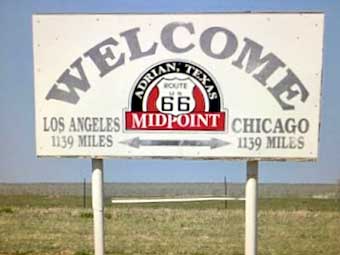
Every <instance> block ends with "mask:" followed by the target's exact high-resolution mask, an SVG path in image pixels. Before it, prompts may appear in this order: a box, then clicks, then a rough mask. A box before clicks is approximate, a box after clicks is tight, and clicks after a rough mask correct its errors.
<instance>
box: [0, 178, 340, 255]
mask: <svg viewBox="0 0 340 255" xmlns="http://www.w3.org/2000/svg"><path fill="white" fill-rule="evenodd" d="M233 185H235V186H234V187H233V186H232V185H230V186H229V188H230V189H235V190H236V188H239V189H243V187H242V186H237V184H233ZM272 187H275V185H274V186H272ZM105 188H106V199H105V208H106V209H105V220H106V225H105V227H106V229H105V232H106V235H105V238H106V254H111V255H118V254H121V255H137V254H140V255H141V254H154V255H163V254H167V255H177V254H180V255H186V254H187V255H189V254H190V255H208V254H209V255H210V254H212V255H220V254H221V255H222V254H226V255H241V254H243V251H244V248H243V246H244V202H235V201H232V202H231V201H229V202H228V204H227V209H224V206H225V205H224V202H216V201H215V202H204V203H171V204H170V203H168V204H148V205H114V206H113V205H112V204H111V202H110V201H111V198H112V197H116V198H118V197H143V196H147V197H173V196H188V195H189V196H190V195H192V196H198V195H200V196H201V195H206V196H208V195H223V194H224V187H223V185H222V184H193V185H184V184H178V185H177V184H176V185H165V184H160V185H159V184H157V185H156V184H148V185H145V184H138V185H137V184H129V185H123V184H119V185H117V184H109V185H107V186H106V187H105ZM335 188H336V187H335V185H333V186H331V185H329V186H328V185H325V186H324V185H321V186H317V185H316V186H314V187H311V186H303V187H301V186H300V187H299V186H292V187H291V189H292V190H294V189H295V191H294V192H297V190H299V191H300V192H301V190H303V191H304V192H305V193H303V195H302V194H299V195H300V196H298V197H295V198H294V197H293V195H292V194H293V191H292V190H289V192H288V193H285V192H286V191H287V190H286V189H287V186H282V187H279V188H278V187H276V188H275V189H274V190H273V188H271V189H269V190H270V192H269V193H265V194H266V195H265V196H264V194H262V196H261V197H262V198H261V199H260V200H259V255H262V254H263V255H314V254H315V255H316V254H317V255H319V254H324V255H339V254H340V245H339V243H340V201H339V200H336V199H313V198H311V197H313V196H315V195H316V194H318V195H321V197H322V198H325V197H327V196H325V194H330V193H331V192H332V190H333V192H334V189H335ZM266 189H268V186H266V187H263V186H262V187H261V192H265V191H266ZM277 190H281V191H280V192H281V193H280V194H281V195H280V197H275V196H278V193H277ZM283 190H285V191H283ZM312 190H313V192H312ZM184 191H185V192H184ZM87 193H88V194H90V190H88V192H87ZM81 194H82V186H81V185H79V184H70V185H60V184H57V185H56V184H39V185H8V184H6V185H3V184H2V185H0V254H1V255H2V254H6V255H14V254H16V255H18V254H21V255H22V254H45V255H52V254H53V255H54V254H58V255H87V254H93V239H92V238H93V236H92V224H93V223H92V211H91V209H90V208H85V209H84V208H82V206H83V199H82V197H81ZM269 194H270V195H269ZM273 194H274V195H275V196H274V197H273ZM287 194H289V195H287ZM235 195H237V196H242V195H243V194H242V193H237V192H236V191H235ZM266 196H267V197H266ZM86 204H87V206H88V207H91V198H90V197H89V196H88V197H87V199H86Z"/></svg>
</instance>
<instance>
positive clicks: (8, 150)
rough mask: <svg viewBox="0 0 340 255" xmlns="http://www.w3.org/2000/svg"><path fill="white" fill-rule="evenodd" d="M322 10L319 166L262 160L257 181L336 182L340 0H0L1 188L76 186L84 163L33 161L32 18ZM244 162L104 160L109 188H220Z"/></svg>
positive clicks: (241, 172) (87, 166) (85, 171)
mask: <svg viewBox="0 0 340 255" xmlns="http://www.w3.org/2000/svg"><path fill="white" fill-rule="evenodd" d="M249 10H250V11H323V12H325V14H326V21H325V34H324V42H325V44H324V65H323V68H324V70H323V85H322V106H321V107H322V109H321V121H322V122H321V130H320V147H319V151H320V152H319V160H318V162H316V163H294V162H290V163H283V162H272V163H269V162H263V163H261V164H260V181H261V182H292V183H293V182H300V183H301V182H303V183H312V182H314V183H315V182H335V181H336V180H337V179H340V163H339V158H340V157H339V155H340V151H339V144H340V135H339V130H340V119H339V117H340V115H339V110H340V100H339V99H338V98H339V94H340V75H339V73H340V72H339V70H340V68H339V65H338V61H337V60H338V59H340V49H339V45H340V42H339V34H340V33H339V30H340V19H339V13H340V1H336V0H305V1H302V0H301V1H299V0H285V1H279V0H276V1H275V0H272V1H268V0H258V1H251V0H248V1H242V0H237V1H236V0H235V1H231V0H229V1H216V0H209V1H201V0H195V1H183V0H182V1H180V0H179V1H177V0H172V1H160V0H158V1H155V0H149V1H127V0H125V1H84V0H83V1H14V0H12V1H4V0H0V86H1V93H0V120H1V122H0V123H1V124H0V141H1V146H0V182H78V181H82V179H83V178H87V179H89V178H90V175H91V162H90V160H80V159H37V158H36V156H35V141H34V139H35V137H34V98H33V59H32V55H33V52H32V26H31V16H32V14H33V13H111V12H112V13H117V12H204V11H207V12H228V11H249ZM245 167H246V164H245V162H244V161H189V160H185V161H183V160H162V161H161V160H155V161H151V160H106V161H105V181H107V182H222V181H223V178H224V176H227V178H228V181H232V182H243V181H244V180H245V174H246V172H245Z"/></svg>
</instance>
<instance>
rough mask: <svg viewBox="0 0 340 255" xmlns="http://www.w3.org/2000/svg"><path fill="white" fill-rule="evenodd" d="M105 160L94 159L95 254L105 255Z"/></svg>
mask: <svg viewBox="0 0 340 255" xmlns="http://www.w3.org/2000/svg"><path fill="white" fill-rule="evenodd" d="M103 171H104V169H103V160H102V159H92V208H93V224H94V254H95V255H104V202H103V201H104V199H103V179H104V178H103Z"/></svg>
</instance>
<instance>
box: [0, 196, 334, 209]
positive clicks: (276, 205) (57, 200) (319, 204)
mask: <svg viewBox="0 0 340 255" xmlns="http://www.w3.org/2000/svg"><path fill="white" fill-rule="evenodd" d="M117 199H118V198H117ZM86 205H87V208H90V207H91V198H90V197H88V198H87V201H86ZM0 206H1V207H2V208H4V207H9V208H11V207H27V208H30V207H32V208H59V207H67V208H82V207H83V199H82V197H79V196H38V195H11V196H5V195H0ZM105 206H106V207H116V208H169V209H202V210H205V209H224V202H223V201H222V202H221V201H207V202H193V203H152V204H133V205H126V204H125V205H112V203H111V198H110V197H107V198H106V199H105ZM227 207H228V209H244V202H243V201H228V202H227ZM259 210H264V211H268V210H274V211H276V210H285V211H296V210H307V211H329V212H336V211H337V212H340V200H335V199H311V198H266V199H264V198H262V199H259ZM0 213H1V211H0Z"/></svg>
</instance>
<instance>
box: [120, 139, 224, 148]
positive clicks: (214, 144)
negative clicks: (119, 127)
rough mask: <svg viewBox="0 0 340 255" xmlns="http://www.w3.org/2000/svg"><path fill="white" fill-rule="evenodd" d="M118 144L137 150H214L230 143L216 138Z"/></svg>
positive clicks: (143, 140)
mask: <svg viewBox="0 0 340 255" xmlns="http://www.w3.org/2000/svg"><path fill="white" fill-rule="evenodd" d="M119 143H121V144H126V145H128V146H131V147H134V148H139V147H140V146H179V147H181V146H187V147H189V146H190V147H195V146H208V147H210V149H216V148H219V147H222V146H226V145H229V144H230V142H226V141H223V140H220V139H217V138H211V139H209V140H146V139H140V138H139V137H135V138H132V139H129V140H125V141H121V142H119Z"/></svg>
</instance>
